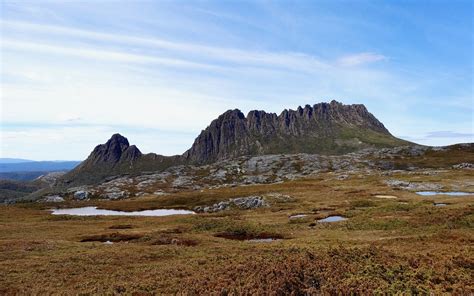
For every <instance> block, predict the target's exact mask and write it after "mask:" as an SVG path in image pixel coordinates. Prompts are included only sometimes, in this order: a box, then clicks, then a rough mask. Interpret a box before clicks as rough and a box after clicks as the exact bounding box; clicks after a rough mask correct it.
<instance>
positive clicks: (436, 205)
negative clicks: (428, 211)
mask: <svg viewBox="0 0 474 296" xmlns="http://www.w3.org/2000/svg"><path fill="white" fill-rule="evenodd" d="M433 205H434V206H435V207H445V206H447V204H445V203H442V202H435V203H434V204H433Z"/></svg>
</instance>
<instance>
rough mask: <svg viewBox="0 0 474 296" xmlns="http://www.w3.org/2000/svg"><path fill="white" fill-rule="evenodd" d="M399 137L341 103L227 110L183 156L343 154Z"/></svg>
mask: <svg viewBox="0 0 474 296" xmlns="http://www.w3.org/2000/svg"><path fill="white" fill-rule="evenodd" d="M407 144H409V143H408V142H406V141H404V140H401V139H398V138H395V137H394V136H392V135H391V134H390V132H389V131H388V130H387V129H386V128H385V127H384V125H383V124H382V123H381V122H380V121H379V120H377V118H375V116H373V115H372V114H371V113H369V112H368V111H367V109H366V108H365V106H364V105H343V104H341V103H339V102H336V101H332V102H331V103H320V104H316V105H314V106H310V105H306V106H305V107H304V108H302V107H298V108H297V110H284V111H283V112H282V113H281V114H280V115H276V114H275V113H266V112H265V111H250V112H249V113H248V115H247V116H245V115H244V114H243V113H242V112H241V111H240V110H238V109H235V110H229V111H227V112H225V113H224V114H222V115H221V116H219V117H218V118H217V119H216V120H214V121H212V122H211V124H210V125H209V127H207V128H206V129H205V130H204V131H202V132H201V134H200V135H199V136H198V137H197V139H196V140H195V141H194V144H193V145H192V147H191V149H189V150H188V151H186V152H185V153H184V155H183V157H184V158H185V159H186V161H188V162H192V163H212V162H214V161H217V160H223V159H229V158H234V157H238V156H242V155H263V154H279V153H310V154H344V153H347V152H353V151H357V150H360V149H362V148H367V147H394V146H401V145H407Z"/></svg>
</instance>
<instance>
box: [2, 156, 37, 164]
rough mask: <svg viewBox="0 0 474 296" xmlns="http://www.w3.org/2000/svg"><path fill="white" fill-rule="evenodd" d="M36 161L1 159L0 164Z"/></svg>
mask: <svg viewBox="0 0 474 296" xmlns="http://www.w3.org/2000/svg"><path fill="white" fill-rule="evenodd" d="M33 161H34V160H29V159H23V158H1V157H0V163H22V162H33Z"/></svg>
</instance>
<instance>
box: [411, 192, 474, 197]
mask: <svg viewBox="0 0 474 296" xmlns="http://www.w3.org/2000/svg"><path fill="white" fill-rule="evenodd" d="M416 194H418V195H422V196H433V195H451V196H465V195H474V193H473V192H462V191H448V192H442V191H417V192H416Z"/></svg>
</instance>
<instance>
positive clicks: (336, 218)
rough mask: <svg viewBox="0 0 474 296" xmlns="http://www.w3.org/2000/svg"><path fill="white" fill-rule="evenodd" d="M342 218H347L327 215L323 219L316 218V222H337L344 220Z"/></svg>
mask: <svg viewBox="0 0 474 296" xmlns="http://www.w3.org/2000/svg"><path fill="white" fill-rule="evenodd" d="M344 220H347V218H344V217H342V216H329V217H326V218H324V219H320V220H318V222H321V223H327V222H339V221H344Z"/></svg>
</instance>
